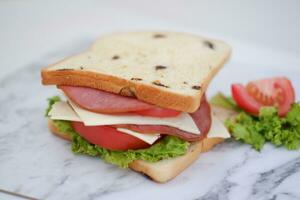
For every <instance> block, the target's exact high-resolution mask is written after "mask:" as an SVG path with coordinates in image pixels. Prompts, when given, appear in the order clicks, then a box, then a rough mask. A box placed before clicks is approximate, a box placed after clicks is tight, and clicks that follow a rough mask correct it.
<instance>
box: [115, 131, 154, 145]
mask: <svg viewBox="0 0 300 200" xmlns="http://www.w3.org/2000/svg"><path fill="white" fill-rule="evenodd" d="M117 130H118V131H121V132H123V133H127V134H128V135H132V136H134V137H136V138H139V139H141V140H143V141H144V142H147V143H148V144H153V143H154V142H155V141H156V140H158V139H159V138H160V134H142V133H138V132H135V131H132V130H129V129H125V128H117Z"/></svg>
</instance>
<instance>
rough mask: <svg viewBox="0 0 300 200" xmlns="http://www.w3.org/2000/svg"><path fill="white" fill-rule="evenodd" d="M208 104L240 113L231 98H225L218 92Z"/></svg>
mask: <svg viewBox="0 0 300 200" xmlns="http://www.w3.org/2000/svg"><path fill="white" fill-rule="evenodd" d="M209 103H210V104H211V105H214V106H219V107H222V108H226V109H229V110H235V111H241V109H240V108H239V107H238V106H237V105H236V103H235V102H234V100H233V99H232V97H226V96H225V95H224V94H223V93H221V92H218V93H217V94H216V95H215V96H213V97H212V98H211V99H210V101H209Z"/></svg>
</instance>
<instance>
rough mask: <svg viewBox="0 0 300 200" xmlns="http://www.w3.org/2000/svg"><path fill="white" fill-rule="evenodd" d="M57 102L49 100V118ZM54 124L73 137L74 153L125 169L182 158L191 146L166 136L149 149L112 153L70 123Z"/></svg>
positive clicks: (52, 99)
mask: <svg viewBox="0 0 300 200" xmlns="http://www.w3.org/2000/svg"><path fill="white" fill-rule="evenodd" d="M57 101H60V98H59V97H57V96H55V97H52V98H49V99H48V103H49V106H48V108H47V111H46V116H48V113H49V111H50V110H51V108H52V106H53V104H54V103H55V102H57ZM53 123H54V126H55V127H56V128H57V129H58V130H59V131H60V132H61V133H65V134H66V135H68V136H72V151H73V152H74V153H76V154H87V155H90V156H95V157H101V158H102V159H103V160H105V161H106V162H108V163H111V164H114V165H117V166H119V167H123V168H127V167H128V165H129V164H130V163H131V162H132V161H134V160H145V161H148V162H157V161H160V160H163V159H169V158H174V157H177V156H182V155H184V154H186V152H187V150H188V148H189V145H190V144H189V143H188V142H186V141H184V140H182V139H180V138H177V137H174V136H165V137H164V138H162V139H160V140H159V141H158V142H156V143H155V144H154V145H152V146H151V147H149V148H147V149H139V150H128V151H112V150H108V149H105V148H102V147H99V146H97V145H94V144H91V143H89V142H88V141H86V140H85V139H84V138H82V137H81V136H80V135H79V134H78V133H76V131H75V130H74V129H73V127H72V126H71V123H70V121H64V120H53Z"/></svg>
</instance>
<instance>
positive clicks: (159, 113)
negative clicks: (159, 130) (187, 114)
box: [134, 107, 181, 117]
mask: <svg viewBox="0 0 300 200" xmlns="http://www.w3.org/2000/svg"><path fill="white" fill-rule="evenodd" d="M134 113H136V114H139V115H143V116H150V117H176V116H178V115H179V114H180V113H181V112H179V111H176V110H171V109H167V108H159V107H156V108H151V109H148V110H139V111H135V112H134Z"/></svg>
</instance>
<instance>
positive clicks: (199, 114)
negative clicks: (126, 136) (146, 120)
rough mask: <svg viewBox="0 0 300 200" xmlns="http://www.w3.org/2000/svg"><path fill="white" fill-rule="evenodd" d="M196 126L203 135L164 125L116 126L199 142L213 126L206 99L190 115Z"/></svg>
mask: <svg viewBox="0 0 300 200" xmlns="http://www.w3.org/2000/svg"><path fill="white" fill-rule="evenodd" d="M190 115H191V117H192V118H193V120H194V122H195V124H196V125H197V127H198V128H199V129H200V131H201V134H200V135H196V134H193V133H189V132H186V131H183V130H180V129H177V128H174V127H171V126H164V125H135V124H120V125H115V126H114V127H116V128H126V129H130V130H133V131H136V132H139V133H161V134H165V135H174V136H177V137H179V138H182V139H184V140H186V141H190V142H191V141H198V140H201V139H203V138H204V137H206V135H207V133H208V131H209V129H210V126H211V112H210V106H209V104H208V103H207V101H206V99H205V97H203V98H202V101H201V105H200V107H199V109H198V110H197V111H196V112H194V113H192V114H190Z"/></svg>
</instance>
